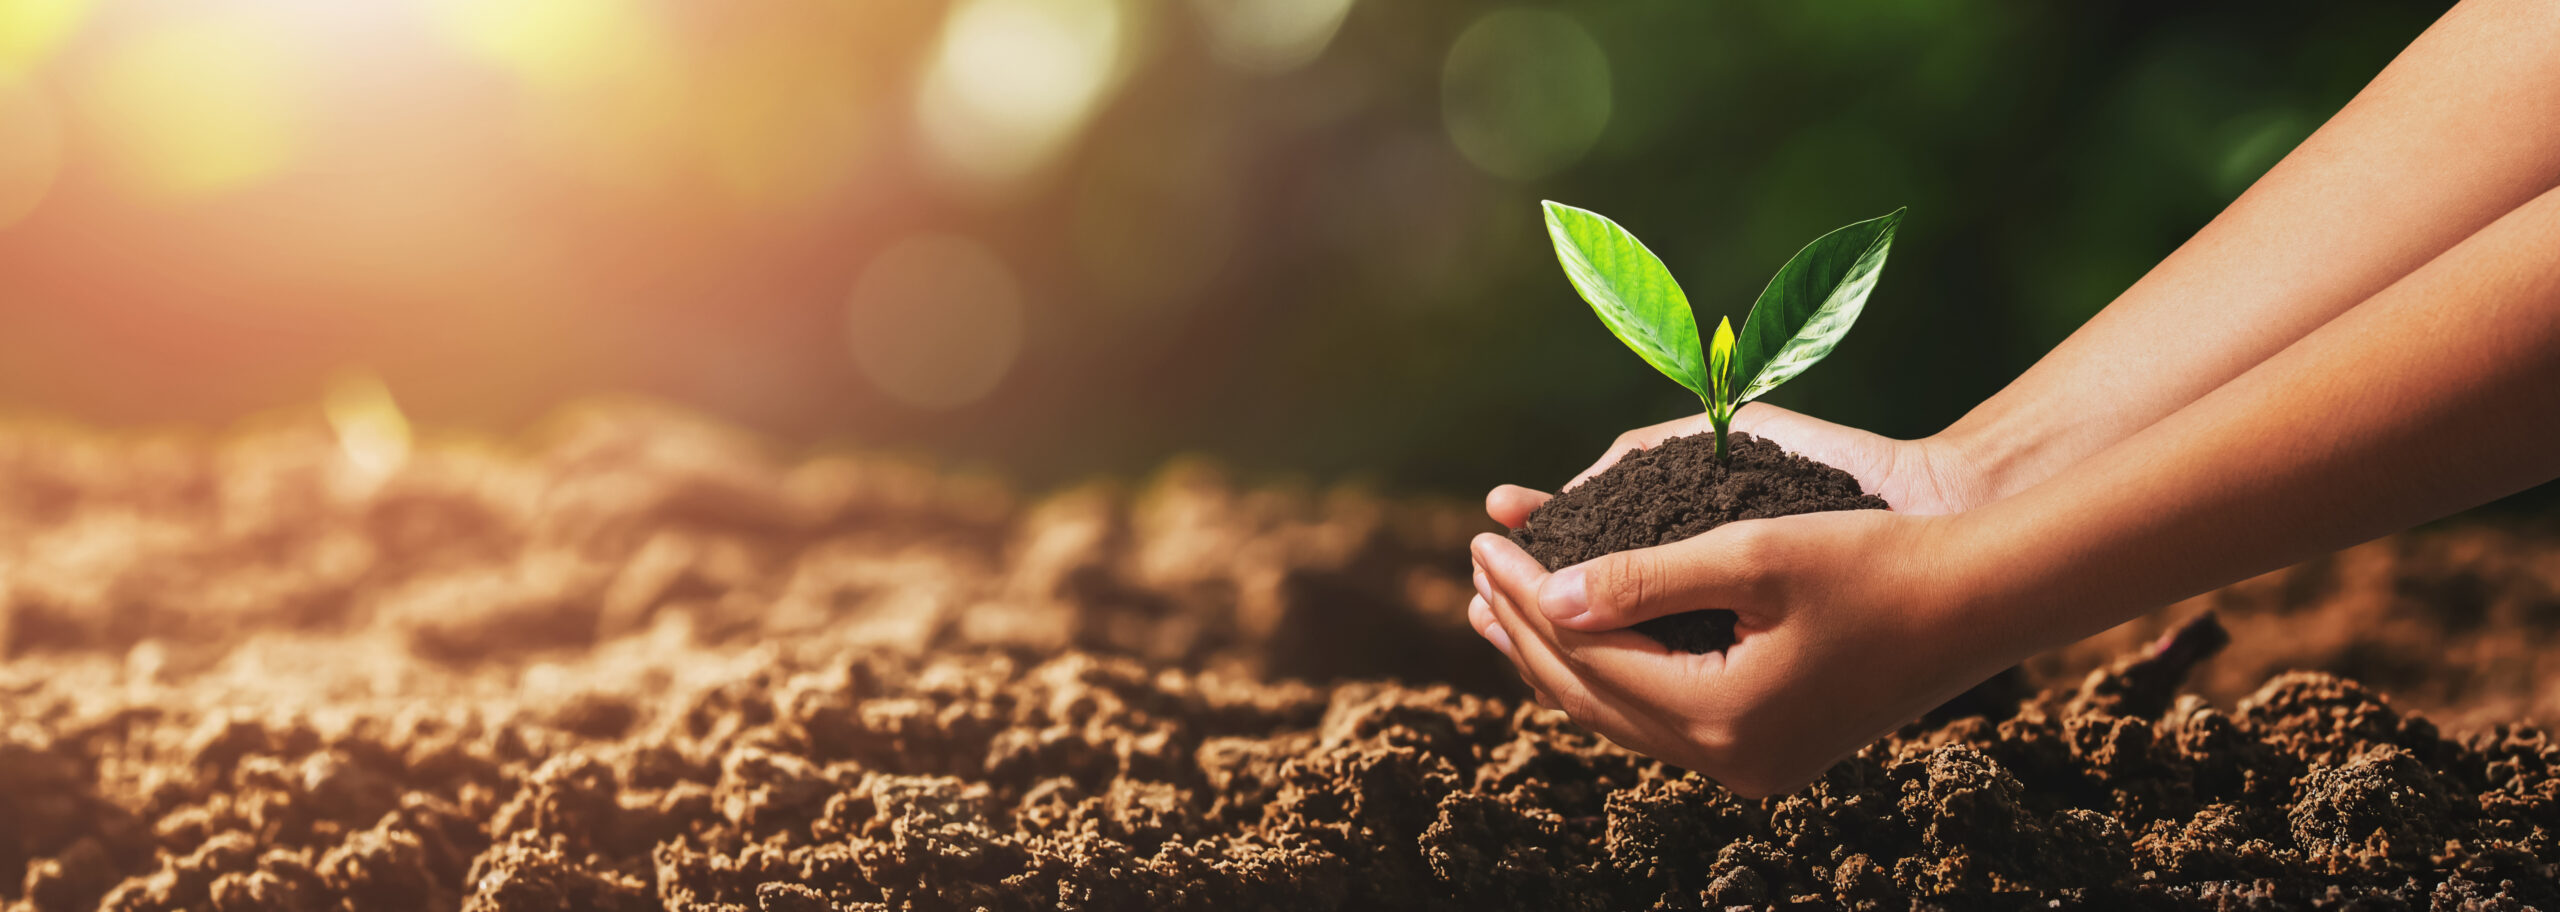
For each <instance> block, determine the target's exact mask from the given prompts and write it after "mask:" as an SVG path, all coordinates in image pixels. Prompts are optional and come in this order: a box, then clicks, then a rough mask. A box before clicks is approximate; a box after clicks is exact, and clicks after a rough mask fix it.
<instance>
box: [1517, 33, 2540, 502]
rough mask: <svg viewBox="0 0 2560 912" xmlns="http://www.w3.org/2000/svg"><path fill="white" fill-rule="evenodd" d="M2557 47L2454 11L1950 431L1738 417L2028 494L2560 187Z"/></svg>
mask: <svg viewBox="0 0 2560 912" xmlns="http://www.w3.org/2000/svg"><path fill="white" fill-rule="evenodd" d="M2555 48H2560V15H2555V14H2554V13H2553V11H2552V8H2551V6H2550V5H2549V4H2548V3H2546V2H2542V0H2468V2H2465V3H2462V4H2461V5H2459V6H2457V7H2455V8H2454V9H2453V10H2452V11H2451V12H2449V13H2447V14H2446V15H2445V16H2444V17H2443V18H2442V19H2441V20H2439V21H2438V22H2436V23H2435V24H2434V25H2433V26H2432V27H2430V28H2429V29H2427V31H2426V32H2425V34H2422V35H2420V36H2419V37H2418V39H2417V40H2416V41H2415V42H2413V43H2412V44H2410V46H2409V47H2408V49H2407V50H2405V51H2403V52H2402V53H2401V54H2400V55H2399V57H2398V58H2397V59H2395V60H2393V61H2392V63H2391V65H2390V66H2389V67H2387V68H2385V69H2384V70H2383V71H2382V73H2381V75H2379V76H2377V77H2375V79H2374V80H2373V82H2372V83H2371V84H2370V85H2368V86H2366V88H2365V89H2364V91H2362V92H2361V93H2358V95H2357V96H2356V97H2355V98H2354V99H2353V100H2351V101H2350V102H2348V104H2347V105H2346V107H2344V108H2343V109H2341V110H2340V111H2339V112H2338V113H2337V114H2336V115H2335V116H2333V117H2331V118H2330V119H2329V121H2328V123H2326V124H2324V125H2323V126H2322V127H2321V128H2320V129H2319V131H2318V132H2316V133H2314V134H2313V135H2312V136H2311V137H2310V138H2309V139H2308V140H2305V141H2304V142H2303V143H2302V144H2301V146H2299V147H2298V148H2296V149H2295V150H2294V151H2293V152H2292V153H2291V154H2290V155H2287V156H2286V157H2285V159H2284V160H2283V161H2282V162H2280V163H2278V164H2277V165H2276V166H2275V167H2274V168H2273V169H2272V170H2270V171H2268V172H2267V174H2266V175H2265V176H2264V177H2262V178H2260V179H2259V180H2258V181H2257V182H2256V184H2254V185H2253V186H2251V187H2250V188H2249V190H2248V191H2247V192H2246V193H2243V194H2242V195H2241V196H2240V198H2239V199H2238V200H2236V201H2234V202H2233V203H2232V204H2231V206H2230V207H2228V208H2227V209H2225V210H2224V211H2223V212H2222V214H2221V215H2219V216H2218V217H2216V218H2215V219H2214V220H2213V221H2212V222H2211V223H2209V224H2207V225H2206V226H2205V227H2204V229H2203V230H2202V231H2199V232H2197V233H2196V235H2195V236H2194V238H2192V239H2191V240H2189V241H2188V242H2187V243H2185V244H2184V245H2181V246H2180V247H2179V248H2178V250H2177V251H2176V252H2175V253H2172V254H2171V255H2170V256H2169V257H2168V258H2167V259H2165V260H2163V261H2161V263H2160V264H2159V265H2158V266H2157V267H2155V268H2153V269H2152V270H2151V272H2150V273H2149V274H2147V275H2145V276H2144V277H2143V278H2142V279H2141V280H2140V281H2139V282H2136V283H2135V284H2134V285H2133V286H2132V287H2131V288H2129V289H2127V290H2126V291H2125V292H2124V293H2123V294H2122V295H2121V296H2119V297H2118V298H2117V299H2116V300H2115V302H2114V303H2112V304H2110V305H2109V306H2108V307H2107V308H2106V309H2105V310H2104V311H2102V312H2100V313H2099V315H2098V316H2097V317H2096V318H2094V319H2092V320H2090V321H2089V322H2088V323H2087V324H2086V325H2084V326H2082V327H2081V328H2080V329H2079V330H2078V331H2077V332H2075V333H2073V334H2072V335H2071V337H2070V338H2069V339H2067V340H2065V341H2064V342H2063V343H2062V344H2061V345H2060V346H2058V347H2056V348H2055V349H2054V350H2053V352H2052V353H2050V354H2048V355H2046V356H2045V357H2044V358H2043V359H2042V360H2040V361H2039V362H2037V364H2036V365H2035V366H2034V367H2033V368H2031V369H2029V370H2028V371H2027V372H2026V373H2025V374H2024V375H2022V376H2020V377H2019V378H2018V379H2017V380H2016V381H2015V382H2013V383H2011V384H2010V385H2009V386H2008V387H2007V388H2006V389H2003V390H2002V391H2001V392H2000V393H1999V394H1998V395H1996V396H1993V397H1992V398H1991V399H1989V400H1986V401H1985V402H1983V403H1982V404H1981V405H1980V406H1978V407H1976V408H1975V409H1973V411H1972V412H1970V413H1968V414H1967V415H1965V416H1964V417H1963V418H1962V419H1961V420H1959V421H1957V422H1956V423H1955V424H1953V425H1951V426H1949V427H1948V428H1947V429H1945V430H1944V431H1941V432H1940V433H1938V434H1936V435H1932V436H1931V437H1927V438H1922V439H1919V440H1911V441H1903V440H1891V439H1887V438H1884V437H1879V436H1876V435H1873V434H1868V433H1866V432H1863V431H1858V430H1855V429H1851V428H1844V427H1840V426H1838V425H1832V424H1829V423H1827V422H1821V421H1819V420H1817V419H1812V418H1807V417H1805V416H1802V415H1797V414H1795V413H1792V412H1786V411H1784V410H1782V409H1774V408H1770V407H1768V406H1765V405H1756V404H1755V405H1753V406H1749V407H1746V408H1745V409H1744V410H1743V411H1742V412H1741V413H1740V414H1739V415H1737V416H1736V417H1735V427H1736V429H1738V430H1742V431H1745V432H1749V433H1754V434H1759V435H1762V436H1767V437H1769V438H1771V439H1773V440H1776V441H1777V442H1778V443H1779V444H1780V445H1782V446H1785V447H1787V448H1788V449H1789V450H1791V451H1794V452H1797V453H1800V454H1803V455H1806V456H1810V457H1812V458H1815V459H1819V460H1822V461H1824V462H1827V463H1831V464H1833V465H1836V466H1838V467H1840V468H1842V469H1844V470H1847V471H1848V472H1849V473H1850V474H1851V475H1854V476H1857V477H1858V479H1859V481H1860V482H1861V483H1862V484H1864V485H1865V486H1866V488H1867V489H1868V490H1869V491H1870V492H1873V493H1877V494H1880V495H1882V496H1883V497H1884V498H1885V499H1886V501H1887V502H1890V503H1892V504H1893V505H1894V507H1895V509H1897V510H1901V511H1903V512H1921V513H1944V512H1956V511H1960V510H1963V509H1967V508H1970V507H1973V506H1978V505H1980V504H1983V503H1988V502H1990V501H1992V500H1996V499H1998V498H2000V497H2005V496H2008V495H2010V494H2014V493H2017V492H2019V491H2023V490H2026V489H2027V488H2029V487H2032V486H2034V485H2035V484H2036V483H2037V482H2039V481H2042V480H2044V479H2045V478H2048V477H2051V476H2052V475H2053V474H2055V473H2056V472H2059V471H2061V470H2062V469H2063V468H2064V467H2066V466H2069V465H2070V464H2072V463H2073V462H2076V461H2078V460H2080V459H2081V458H2084V457H2086V456H2087V455H2089V454H2090V453H2094V452H2097V451H2098V450H2100V449H2103V448H2105V447H2106V446H2108V445H2110V444H2113V443H2115V442H2116V441H2118V440H2122V439H2124V438H2125V437H2126V436H2128V435H2130V434H2132V433H2134V432H2136V431H2138V430H2141V429H2142V428H2144V427H2146V426H2149V425H2150V424H2151V423H2152V422H2154V421H2158V420H2159V419H2160V418H2161V417H2162V416H2165V415H2167V414H2169V413H2170V412H2173V411H2176V410H2177V409H2179V408H2181V407H2183V406H2185V405H2186V404H2187V403H2189V402H2193V401H2195V400H2196V399H2197V398H2198V397H2200V396H2202V395H2204V394H2205V393H2207V392H2209V391H2211V390H2213V389H2214V388H2216V387H2219V386H2221V385H2222V384H2223V383H2225V382H2228V381H2229V380H2230V379H2231V378H2233V377H2236V376H2239V375H2240V373H2241V372H2242V371H2245V370H2248V369H2249V368H2250V367H2252V366H2255V365H2256V364H2258V363H2259V362H2261V361H2264V360H2266V359H2267V358H2268V357H2269V356H2271V355H2273V354H2275V353H2276V352H2277V351H2280V350H2282V349H2284V347H2285V346H2287V345H2290V344H2292V343H2293V342H2294V341H2295V340H2297V339H2300V338H2302V337H2303V336H2304V335H2306V334H2308V333H2310V332H2311V331H2312V330H2314V329H2316V328H2318V327H2319V326H2320V325H2322V324H2324V323H2326V322H2328V321H2329V320H2330V319H2332V318H2334V317H2336V316H2337V315H2338V314H2340V313H2342V312H2344V311H2346V310H2347V309H2348V308H2350V307H2353V306H2355V305H2356V304H2357V303H2358V302H2361V301H2363V300H2365V299H2367V298H2369V297H2372V296H2373V295H2374V294H2375V293H2377V292H2379V291H2381V290H2382V289H2383V288H2384V287H2386V286H2388V285H2390V284H2391V283H2392V282H2394V281H2396V280H2398V279H2399V278H2400V277H2402V276H2404V275H2407V274H2408V273H2409V272H2410V271H2411V270H2414V269H2416V268H2417V267H2418V266H2419V265H2420V264H2423V263H2425V262H2427V261H2428V260H2430V259H2432V258H2434V257H2435V256H2437V255H2438V254H2440V253H2442V252H2444V251H2445V250H2447V249H2449V248H2451V247H2452V246H2453V245H2454V244H2455V243H2457V242H2459V241H2461V240H2462V239H2463V238H2465V237H2468V236H2470V235H2471V234H2472V233H2473V232H2476V231H2478V230H2479V229H2480V228H2481V226H2483V225H2486V224H2488V223H2489V222H2490V221H2491V220H2492V219H2495V218H2497V217H2498V216H2499V215H2501V214H2503V213H2505V212H2507V211H2509V210H2512V209H2514V208H2516V207H2517V206H2518V205H2521V204H2522V203H2524V201H2526V200H2528V199H2531V198H2533V197H2534V195H2535V194H2537V193H2539V192H2541V191H2542V190H2543V189H2545V188H2548V187H2550V186H2552V185H2553V184H2554V183H2555V182H2560V117H2545V116H2536V114H2535V112H2545V111H2552V110H2560V53H2555V52H2554V49H2555ZM2208 328H2210V329H2209V330H2208ZM1705 429H1706V422H1705V419H1704V418H1703V417H1692V418H1686V419H1681V420H1678V421H1672V422H1666V423H1663V424H1659V425H1654V426H1652V427H1648V428H1642V429H1639V430H1636V431H1631V432H1629V433H1628V434H1626V435H1623V436H1621V437H1619V439H1618V440H1617V441H1616V442H1615V443H1613V444H1612V445H1611V446H1610V447H1609V449H1608V451H1607V452H1606V453H1605V454H1603V455H1602V457H1601V459H1600V461H1599V462H1598V463H1597V464H1595V465H1593V466H1592V467H1591V468H1590V469H1587V470H1585V471H1584V472H1583V473H1582V475H1580V476H1577V477H1576V478H1575V479H1574V480H1573V482H1574V483H1578V482H1580V481H1581V480H1582V478H1585V477H1589V476H1590V475H1591V474H1592V473H1594V472H1597V471H1598V470H1600V469H1601V468H1604V467H1606V466H1607V465H1609V464H1611V463H1614V462H1615V461H1616V460H1617V458H1618V457H1619V456H1621V455H1623V454H1624V453H1626V452H1627V451H1629V450H1631V449H1635V448H1638V447H1643V446H1650V445H1652V444H1653V443H1656V442H1659V441H1660V440H1662V439H1663V438H1664V437H1667V436H1671V435H1674V434H1687V433H1697V432H1699V431H1703V430H1705ZM1568 486H1570V483H1569V484H1568ZM1546 496H1547V495H1545V494H1544V493H1541V492H1537V491H1534V490H1531V489H1528V488H1522V487H1517V486H1504V487H1502V488H1497V489H1495V491H1494V492H1493V493H1492V494H1491V495H1489V496H1488V497H1487V502H1486V507H1487V513H1488V514H1490V515H1492V516H1493V518H1494V519H1495V520H1497V521H1499V522H1502V523H1503V524H1504V525H1508V526H1518V525H1519V524H1520V523H1521V522H1522V521H1524V520H1525V518H1526V516H1527V514H1528V512H1529V510H1531V509H1534V508H1535V507H1536V506H1537V505H1538V504H1540V503H1544V502H1545V500H1546Z"/></svg>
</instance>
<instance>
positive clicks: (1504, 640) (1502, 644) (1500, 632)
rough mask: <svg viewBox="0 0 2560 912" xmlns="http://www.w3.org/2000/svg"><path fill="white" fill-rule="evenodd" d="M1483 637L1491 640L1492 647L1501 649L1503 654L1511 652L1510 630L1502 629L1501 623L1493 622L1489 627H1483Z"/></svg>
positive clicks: (1510, 653)
mask: <svg viewBox="0 0 2560 912" xmlns="http://www.w3.org/2000/svg"><path fill="white" fill-rule="evenodd" d="M1484 638H1485V639H1488V640H1492V641H1493V648H1495V649H1499V650H1502V654H1503V655H1512V654H1513V653H1512V651H1511V631H1508V630H1504V629H1502V625H1500V624H1495V625H1493V626H1491V627H1487V628H1485V629H1484Z"/></svg>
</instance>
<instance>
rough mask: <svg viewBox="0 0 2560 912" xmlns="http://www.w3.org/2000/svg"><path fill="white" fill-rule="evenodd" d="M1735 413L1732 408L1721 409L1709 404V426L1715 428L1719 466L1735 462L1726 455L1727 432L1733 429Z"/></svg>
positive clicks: (1717, 462)
mask: <svg viewBox="0 0 2560 912" xmlns="http://www.w3.org/2000/svg"><path fill="white" fill-rule="evenodd" d="M1733 412H1734V410H1733V409H1732V408H1729V407H1719V406H1718V405H1717V404H1716V403H1713V402H1709V403H1707V426H1708V427H1710V428H1713V429H1714V431H1715V435H1716V464H1717V465H1724V464H1726V463H1729V462H1732V461H1733V459H1732V457H1731V456H1730V455H1729V454H1727V453H1726V451H1725V445H1724V438H1725V432H1726V431H1728V430H1731V429H1732V428H1733Z"/></svg>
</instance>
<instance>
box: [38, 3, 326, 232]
mask: <svg viewBox="0 0 2560 912" xmlns="http://www.w3.org/2000/svg"><path fill="white" fill-rule="evenodd" d="M293 50H294V49H293V48H292V46H291V45H290V44H289V43H288V42H286V41H285V40H283V38H282V36H280V35H279V34H278V33H277V32H276V31H274V30H273V29H267V28H260V27H258V26H257V24H255V23H252V22H248V21H244V20H243V19H241V18H238V17H236V16H224V15H220V14H219V13H216V12H213V11H210V10H208V11H201V12H195V13H191V14H173V15H170V16H167V17H162V18H154V19H150V20H147V21H145V22H142V23H140V24H139V25H138V27H137V28H136V29H135V30H133V31H131V32H129V33H125V34H121V35H119V36H117V39H116V41H115V42H114V43H113V44H112V45H110V46H109V47H108V48H107V49H106V50H105V51H104V56H103V57H102V58H101V59H100V60H99V61H98V62H97V65H96V68H95V69H94V70H91V71H89V72H86V73H83V74H81V75H82V76H84V77H85V79H84V81H83V83H82V88H81V90H80V96H81V102H82V104H83V107H84V108H85V110H86V112H87V114H88V115H89V117H90V118H91V119H92V120H93V121H94V123H95V124H96V128H97V130H98V132H99V134H100V139H101V140H102V141H103V142H104V143H105V144H106V147H107V148H106V150H105V151H106V152H107V153H108V154H109V155H110V157H111V164H112V165H113V166H114V168H115V171H116V175H117V177H119V178H120V179H122V180H123V182H124V183H125V185H126V186H127V187H128V188H129V189H132V190H134V191H136V192H137V193H139V194H142V195H145V196H148V197H151V198H156V199H189V198H197V197H207V196H214V195H219V194H222V193H226V192H229V191H234V190H238V189H241V188H244V187H247V186H250V185H253V184H256V183H258V182H260V181H261V180H264V179H266V178H269V177H272V176H274V175H275V174H276V172H277V171H278V170H279V169H281V168H283V167H284V166H285V165H286V163H287V162H288V161H290V160H291V158H292V157H293V155H294V153H295V151H296V145H297V143H298V142H299V141H300V139H301V130H302V127H303V124H304V120H305V118H306V117H307V111H306V110H305V103H306V101H307V98H306V95H305V93H304V87H305V84H304V82H303V80H304V79H305V78H306V77H305V76H304V75H303V74H300V73H297V72H295V71H294V69H293V62H294V61H295V60H297V59H298V58H297V57H296V55H295V54H294V53H293Z"/></svg>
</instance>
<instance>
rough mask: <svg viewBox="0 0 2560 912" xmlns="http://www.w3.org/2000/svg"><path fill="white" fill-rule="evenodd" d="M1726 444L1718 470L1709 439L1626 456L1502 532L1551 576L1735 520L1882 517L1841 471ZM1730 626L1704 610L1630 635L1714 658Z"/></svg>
mask: <svg viewBox="0 0 2560 912" xmlns="http://www.w3.org/2000/svg"><path fill="white" fill-rule="evenodd" d="M1727 442H1728V444H1729V448H1730V449H1731V451H1732V452H1731V453H1729V454H1728V455H1729V456H1730V457H1731V459H1729V460H1728V461H1727V462H1722V463H1719V462H1717V461H1716V458H1715V435H1714V434H1694V435H1690V436H1687V437H1673V438H1670V439H1667V440H1664V441H1662V442H1661V443H1659V444H1656V445H1654V446H1651V447H1647V448H1645V449H1642V450H1637V451H1635V452H1632V453H1628V454H1627V455H1626V456H1625V457H1623V458H1620V459H1619V460H1618V461H1617V463H1616V464H1614V465H1611V466H1610V467H1609V468H1608V469H1606V470H1603V471H1602V472H1600V473H1599V474H1597V475H1593V476H1591V477H1590V478H1587V479H1584V480H1583V482H1582V483H1581V484H1578V485H1575V486H1573V487H1571V488H1568V489H1566V490H1565V491H1563V492H1561V493H1559V494H1557V495H1556V496H1555V498H1554V499H1552V500H1549V501H1547V502H1546V503H1545V504H1543V505H1541V506H1539V507H1538V509H1537V510H1535V511H1533V512H1531V513H1530V514H1529V521H1528V522H1527V523H1526V524H1523V525H1522V526H1521V527H1520V528H1518V529H1514V530H1512V531H1511V540H1512V541H1514V542H1517V543H1519V545H1520V547H1521V549H1522V550H1525V551H1527V552H1529V556H1530V557H1534V558H1537V559H1538V563H1540V564H1542V565H1544V566H1545V567H1546V568H1547V569H1549V570H1561V569H1564V568H1566V567H1570V566H1573V565H1574V564H1579V563H1582V562H1583V561H1587V560H1590V559H1592V558H1595V557H1599V556H1601V555H1604V554H1612V553H1616V552H1619V551H1632V550H1635V549H1637V548H1651V547H1654V546H1656V545H1667V544H1670V543H1672V542H1676V541H1680V540H1681V539H1685V538H1690V537H1693V536H1696V535H1699V534H1701V533H1704V532H1706V531H1707V530H1709V529H1713V528H1715V527H1717V526H1721V525H1724V524H1725V523H1729V522H1734V521H1736V520H1744V519H1767V518H1770V517H1774V516H1793V515H1795V514H1798V513H1820V512H1823V511H1826V510H1885V509H1891V506H1890V505H1888V504H1886V503H1885V502H1884V498H1881V497H1877V496H1875V495H1873V494H1868V493H1866V492H1865V491H1863V490H1860V489H1859V487H1858V480H1857V479H1856V478H1854V477H1851V476H1850V475H1849V473H1847V472H1844V471H1841V470H1839V469H1836V468H1833V467H1831V466H1828V465H1824V464H1822V463H1819V462H1815V461H1813V460H1811V459H1806V458H1804V457H1802V456H1798V455H1795V454H1793V453H1789V452H1787V451H1785V450H1783V449H1779V448H1778V445H1777V444H1774V443H1770V442H1769V441H1766V440H1762V439H1760V438H1758V437H1754V436H1751V435H1749V434H1744V433H1739V432H1736V433H1734V434H1732V435H1731V436H1730V438H1729V440H1728V441H1727ZM1734 621H1735V618H1734V614H1733V612H1730V611H1724V610H1721V609H1710V610H1706V611H1691V612H1687V613H1685V614H1674V615H1669V616H1666V617H1658V618H1654V619H1652V620H1649V621H1645V622H1643V623H1640V624H1637V625H1635V629H1636V631H1637V632H1640V633H1643V634H1645V635H1647V636H1650V637H1653V638H1654V640H1656V641H1658V642H1660V643H1661V644H1662V645H1664V646H1668V647H1670V648H1673V649H1677V650H1682V651H1686V652H1696V653H1707V652H1722V651H1724V649H1725V648H1726V647H1729V646H1732V645H1733V627H1734Z"/></svg>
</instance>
